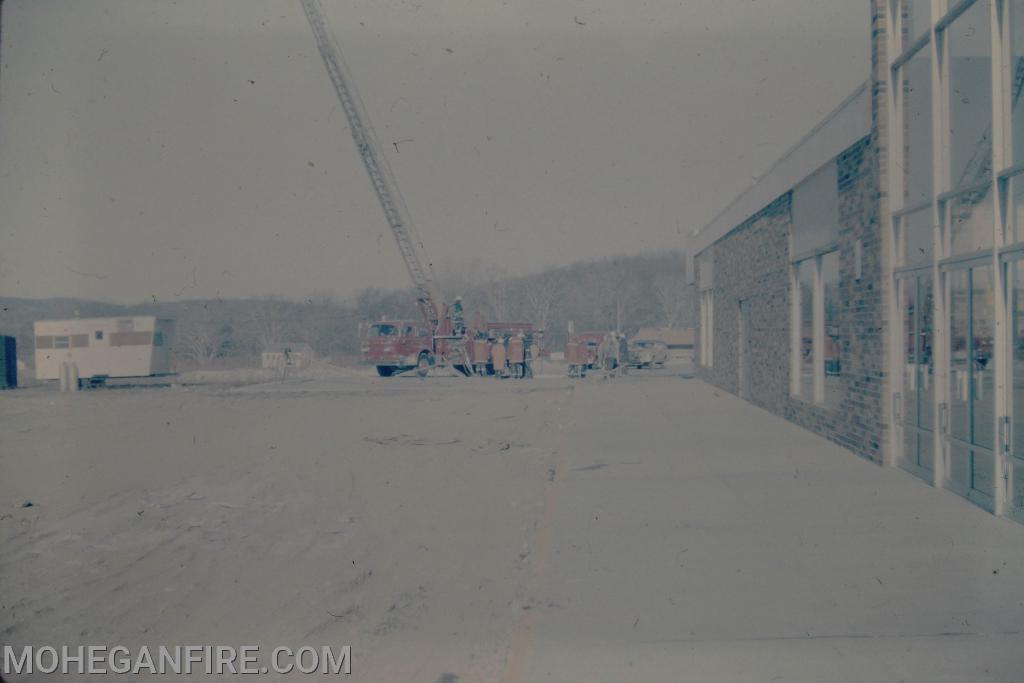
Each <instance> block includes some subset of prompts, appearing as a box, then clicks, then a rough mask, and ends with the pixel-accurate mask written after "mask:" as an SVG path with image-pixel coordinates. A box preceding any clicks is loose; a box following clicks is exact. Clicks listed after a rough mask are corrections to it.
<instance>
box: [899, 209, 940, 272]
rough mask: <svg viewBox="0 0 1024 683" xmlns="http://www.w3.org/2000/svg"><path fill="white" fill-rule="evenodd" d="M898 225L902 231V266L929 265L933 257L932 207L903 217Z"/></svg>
mask: <svg viewBox="0 0 1024 683" xmlns="http://www.w3.org/2000/svg"><path fill="white" fill-rule="evenodd" d="M900 225H901V226H902V230H903V250H904V257H903V263H904V265H907V266H924V265H931V262H932V258H933V257H934V255H935V248H934V242H935V239H934V230H933V228H932V207H930V206H929V207H927V208H924V209H921V210H920V211H915V212H914V213H911V214H907V215H906V216H903V217H902V218H900Z"/></svg>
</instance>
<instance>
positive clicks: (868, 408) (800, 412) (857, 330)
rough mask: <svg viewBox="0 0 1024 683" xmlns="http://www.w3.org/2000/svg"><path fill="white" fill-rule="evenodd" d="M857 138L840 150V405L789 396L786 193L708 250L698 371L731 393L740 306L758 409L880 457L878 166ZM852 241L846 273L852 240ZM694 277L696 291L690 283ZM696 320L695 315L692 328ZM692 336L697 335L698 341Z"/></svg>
mask: <svg viewBox="0 0 1024 683" xmlns="http://www.w3.org/2000/svg"><path fill="white" fill-rule="evenodd" d="M876 150H877V148H876V146H875V145H874V144H873V139H872V138H871V137H868V138H864V139H863V140H861V141H859V142H857V143H856V144H855V145H853V146H852V147H850V148H849V149H847V150H845V151H844V152H843V153H841V154H840V155H839V156H838V157H836V159H834V160H833V161H832V162H831V163H834V164H835V165H836V171H837V173H836V177H837V185H838V188H837V189H838V192H839V299H840V311H839V327H840V339H839V341H840V365H841V368H842V373H841V376H840V378H839V392H840V402H839V405H838V407H837V408H835V409H831V410H830V409H826V408H825V407H824V406H820V405H814V404H812V403H809V402H807V401H803V400H799V399H796V400H794V399H791V398H790V396H789V393H790V365H791V360H790V358H791V357H790V350H791V336H792V335H791V320H790V310H791V309H790V306H791V300H792V299H791V297H792V295H793V293H792V291H791V283H790V253H789V233H790V229H791V226H792V193H791V192H787V193H786V194H784V195H782V196H781V197H779V198H777V199H776V200H775V201H773V202H772V203H771V204H769V205H768V206H766V207H764V208H763V209H762V210H761V211H759V212H758V213H757V214H755V215H754V216H751V217H750V218H749V219H747V220H746V221H745V222H744V223H742V224H741V225H739V226H737V227H736V228H734V229H733V230H732V231H730V232H729V233H728V234H727V235H725V236H724V237H723V238H721V239H720V240H718V241H717V242H715V244H713V245H712V246H711V247H710V248H709V249H710V250H711V253H712V258H713V260H714V349H713V366H712V367H710V368H707V367H702V366H698V374H699V376H700V377H702V378H703V379H705V380H706V381H708V382H710V383H711V384H714V385H716V386H718V387H721V388H722V389H725V390H726V391H730V392H733V393H739V342H740V339H739V302H740V301H741V300H749V302H750V308H751V311H750V328H751V329H750V339H751V342H752V353H751V358H750V359H749V372H750V383H749V387H750V395H749V396H748V399H749V400H750V401H751V402H752V403H754V404H756V405H758V406H761V407H762V408H765V409H766V410H769V411H771V412H773V413H776V414H778V415H780V416H782V417H785V418H786V419H788V420H791V421H793V422H795V423H797V424H799V425H801V426H803V427H805V428H807V429H810V430H811V431H814V432H816V433H818V434H821V435H822V436H825V437H826V438H828V439H830V440H832V441H834V442H836V443H838V444H840V445H842V446H844V447H846V448H848V449H850V450H851V451H853V452H855V453H857V454H858V455H860V456H862V457H865V458H868V459H870V460H873V461H875V462H881V461H882V453H883V452H884V443H885V435H886V427H885V421H884V416H883V405H885V401H883V396H884V387H883V380H884V378H885V326H884V319H885V315H884V299H883V292H882V287H881V283H882V272H883V271H882V247H883V245H882V240H881V230H880V226H879V220H880V213H879V202H878V196H879V185H878V176H879V166H878V160H877V155H876ZM858 242H860V244H861V245H862V258H861V273H860V278H857V277H855V275H856V272H855V269H856V265H857V264H856V253H857V243H858ZM699 278H700V273H699V272H698V273H697V286H698V288H699V286H700V279H699ZM699 324H700V321H699V316H698V325H699ZM698 338H699V335H698Z"/></svg>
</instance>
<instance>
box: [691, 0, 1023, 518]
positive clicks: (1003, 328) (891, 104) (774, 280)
mask: <svg viewBox="0 0 1024 683" xmlns="http://www.w3.org/2000/svg"><path fill="white" fill-rule="evenodd" d="M868 1H869V2H870V3H871V22H872V31H871V70H870V73H869V74H866V75H867V76H868V79H867V81H866V82H865V83H864V84H863V85H862V86H861V87H860V88H858V89H857V90H856V91H855V92H854V93H853V94H852V95H851V96H850V97H849V98H848V99H847V100H846V101H845V102H843V104H842V105H840V106H839V107H838V108H837V109H836V110H835V111H834V112H832V113H831V114H830V115H829V116H828V117H826V119H825V120H824V121H823V122H822V123H820V124H819V125H818V126H817V127H815V128H814V129H813V130H812V131H810V132H809V133H808V134H807V135H806V136H805V137H804V139H803V140H801V141H800V142H799V143H798V144H797V145H796V146H795V147H793V148H792V149H791V150H790V151H789V152H788V153H787V154H786V155H785V156H783V158H782V159H780V160H779V161H778V162H777V163H776V164H775V165H774V166H773V167H772V168H771V169H770V170H769V171H768V172H767V173H765V174H764V175H762V176H761V177H760V178H759V179H758V181H757V182H756V183H755V184H754V185H753V186H752V187H751V188H750V189H749V190H747V191H746V192H744V193H743V194H742V195H740V196H739V197H737V198H736V200H734V201H733V202H732V203H731V204H730V205H729V206H728V207H726V208H725V210H723V211H722V212H721V213H720V214H719V215H718V216H717V217H716V218H715V219H714V220H713V221H712V222H711V223H710V224H708V225H707V226H704V227H703V228H702V229H701V230H699V231H697V233H696V234H695V236H694V241H693V253H694V260H695V263H696V268H694V269H693V270H694V279H695V283H694V284H695V287H696V289H697V290H698V296H697V307H698V311H697V320H698V329H697V351H696V357H697V366H698V373H699V375H700V376H701V377H702V378H703V379H705V380H706V381H708V382H710V383H712V384H714V385H716V386H719V387H721V388H723V389H725V390H727V391H730V392H733V393H736V394H738V395H740V396H741V397H743V398H745V399H747V400H749V401H751V402H752V403H754V404H756V405H759V406H761V407H763V408H765V409H766V410H769V411H771V412H773V413H776V414H778V415H781V416H784V417H785V418H787V419H789V420H791V421H793V422H795V423H797V424H800V425H802V426H804V427H806V428H807V429H810V430H812V431H814V432H817V433H819V434H821V435H823V436H825V437H827V438H828V439H830V440H832V441H834V442H836V443H839V444H841V445H843V446H844V447H846V448H848V449H849V450H851V451H853V452H854V453H856V454H858V455H860V456H862V457H864V458H867V459H869V460H872V461H874V462H877V463H879V464H883V465H891V466H898V467H902V468H903V469H905V470H907V471H909V472H911V473H913V474H915V475H917V476H919V477H921V478H922V479H925V480H926V481H928V482H930V483H932V484H933V485H935V486H941V487H944V488H947V489H950V490H953V491H955V492H957V493H959V494H961V495H963V496H965V497H966V498H968V499H970V500H971V501H973V502H975V503H977V504H978V505H981V506H982V507H984V508H986V509H988V510H990V511H992V512H994V513H996V514H1000V515H1008V516H1012V517H1014V518H1016V519H1017V520H1018V521H1024V96H1022V94H1024V93H1022V91H1024V0H868ZM1017 418H1021V419H1019V420H1018V419H1017Z"/></svg>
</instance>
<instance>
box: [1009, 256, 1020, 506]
mask: <svg viewBox="0 0 1024 683" xmlns="http://www.w3.org/2000/svg"><path fill="white" fill-rule="evenodd" d="M1008 267H1009V269H1010V271H1009V282H1010V288H1011V291H1010V302H1011V315H1010V326H1011V327H1010V331H1011V334H1012V335H1013V336H1012V342H1011V349H1012V352H1011V359H1010V379H1011V382H1012V385H1011V387H1012V389H1011V391H1012V393H1011V396H1010V399H1011V402H1012V408H1011V412H1010V414H1011V416H1012V424H1011V425H1010V434H1011V442H1012V444H1013V446H1012V449H1011V456H1012V457H1010V458H1009V465H1010V481H1009V496H1008V498H1009V500H1008V506H1007V508H1008V512H1009V514H1010V515H1012V516H1015V517H1017V518H1018V519H1020V520H1021V521H1024V261H1019V260H1018V261H1012V262H1011V263H1010V264H1009V266H1008Z"/></svg>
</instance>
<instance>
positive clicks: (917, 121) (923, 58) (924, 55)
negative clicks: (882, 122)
mask: <svg viewBox="0 0 1024 683" xmlns="http://www.w3.org/2000/svg"><path fill="white" fill-rule="evenodd" d="M931 56H932V55H931V50H930V49H928V48H927V47H925V48H924V49H921V50H918V51H917V53H915V54H914V56H913V57H911V59H910V61H908V62H907V64H906V66H904V67H903V71H902V78H903V81H904V83H903V93H904V95H903V116H904V119H903V135H904V138H905V143H906V144H905V147H904V152H903V154H904V158H903V171H904V173H905V176H904V177H905V179H906V192H905V196H906V200H905V203H904V206H915V205H917V204H919V203H921V202H923V201H927V200H929V199H931V198H932V185H933V182H932V179H933V177H932V174H933V172H934V169H933V168H932V161H933V160H932V66H931Z"/></svg>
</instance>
